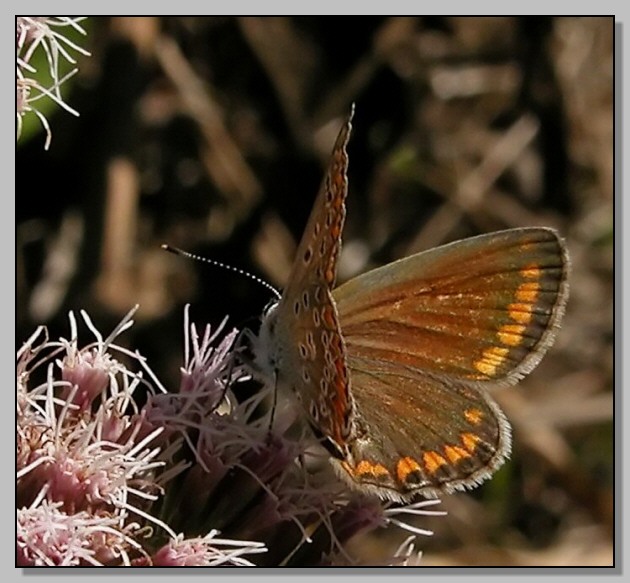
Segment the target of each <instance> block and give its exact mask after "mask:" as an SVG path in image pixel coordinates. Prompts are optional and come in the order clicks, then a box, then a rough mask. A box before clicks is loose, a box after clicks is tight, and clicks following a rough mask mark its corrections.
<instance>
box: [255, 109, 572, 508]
mask: <svg viewBox="0 0 630 583" xmlns="http://www.w3.org/2000/svg"><path fill="white" fill-rule="evenodd" d="M351 119H352V114H351V115H350V117H349V119H348V120H347V122H346V123H345V124H344V125H343V127H342V128H341V131H340V133H339V137H338V138H337V141H336V144H335V146H334V149H333V152H332V158H331V161H330V165H329V167H328V170H327V172H326V175H325V178H324V181H323V184H322V187H321V189H320V192H319V195H318V197H317V200H316V201H315V205H314V207H313V210H312V212H311V216H310V218H309V221H308V224H307V226H306V229H305V231H304V235H303V237H302V241H301V243H300V245H299V248H298V251H297V256H296V259H295V263H294V264H293V268H292V271H291V274H290V277H289V282H288V285H287V287H286V289H285V290H284V292H283V294H282V297H281V299H280V300H279V301H278V302H277V303H276V304H274V305H273V306H271V308H270V309H268V310H267V311H266V313H265V315H264V318H263V322H262V327H261V332H260V335H259V337H258V339H257V344H256V347H255V350H256V354H257V356H256V360H257V363H258V366H260V367H261V369H263V370H264V371H266V374H268V375H270V376H271V377H275V378H276V380H277V382H278V384H279V385H280V386H286V387H289V388H290V389H291V390H292V391H293V392H294V393H295V395H296V397H297V399H298V400H299V401H300V402H301V404H302V406H303V409H304V412H305V414H306V416H307V417H308V420H309V422H310V424H311V426H312V427H313V428H314V430H315V431H316V433H317V434H318V435H319V436H321V438H322V440H323V442H324V444H325V445H326V446H327V448H328V450H329V451H330V452H331V460H332V462H333V464H334V466H335V467H336V468H337V469H338V470H339V473H340V475H341V476H342V477H343V478H345V479H346V480H347V481H348V482H349V483H350V484H351V485H352V486H354V487H356V488H358V489H359V490H362V491H367V492H372V493H375V494H377V495H378V496H380V497H382V498H387V499H394V500H404V499H408V498H410V497H412V496H413V495H414V494H417V493H421V494H423V495H425V496H435V495H437V494H438V493H440V492H451V491H453V490H459V489H463V488H467V487H473V486H475V485H477V484H479V483H480V482H482V481H483V480H485V479H486V478H488V477H489V476H490V475H491V474H492V473H493V472H494V471H495V470H496V469H497V468H498V467H499V466H500V465H501V464H502V463H503V461H504V460H505V459H506V457H507V456H508V455H509V453H510V442H511V437H510V426H509V424H508V422H507V420H506V418H505V416H504V415H503V413H502V411H501V409H500V408H499V406H498V405H497V404H496V403H495V401H494V400H493V399H492V397H491V396H490V395H489V394H488V392H487V389H488V388H491V387H495V386H500V385H510V384H514V383H516V382H517V381H518V380H519V379H521V378H522V377H523V376H524V375H526V374H527V373H529V372H530V371H531V370H532V369H533V368H534V367H535V366H536V365H537V364H538V362H539V361H540V359H541V358H542V356H543V355H544V353H545V352H546V350H547V349H548V348H549V346H550V345H551V344H552V342H553V339H554V336H555V333H556V330H557V328H558V326H559V323H560V320H561V318H562V314H563V312H564V307H565V304H566V301H567V296H568V284H567V273H568V263H569V262H568V254H567V250H566V247H565V245H564V243H563V242H562V240H561V239H560V238H559V237H558V235H557V233H556V232H555V231H554V230H552V229H547V228H524V229H511V230H507V231H501V232H497V233H492V234H489V235H482V236H478V237H472V238H469V239H465V240H463V241H457V242H455V243H451V244H449V245H444V246H442V247H438V248H436V249H431V250H429V251H425V252H423V253H418V254H416V255H412V256H411V257H407V258H405V259H401V260H399V261H395V262H393V263H390V264H389V265H386V266H384V267H380V268H378V269H374V270H372V271H370V272H368V273H365V274H363V275H360V276H358V277H355V278H354V279H352V280H350V281H348V282H347V283H345V284H343V285H341V286H339V287H337V288H335V287H334V286H335V279H336V273H337V261H338V258H339V253H340V249H341V234H342V230H343V224H344V219H345V212H346V211H345V199H346V194H347V187H348V181H347V177H346V171H347V167H348V155H347V153H346V145H347V142H348V138H349V135H350V130H351Z"/></svg>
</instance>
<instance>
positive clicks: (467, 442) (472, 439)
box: [461, 433, 481, 453]
mask: <svg viewBox="0 0 630 583" xmlns="http://www.w3.org/2000/svg"><path fill="white" fill-rule="evenodd" d="M461 439H462V443H463V444H464V447H465V448H466V450H467V451H469V452H470V453H474V452H475V449H477V442H479V441H481V437H479V436H478V435H475V434H474V433H462V434H461Z"/></svg>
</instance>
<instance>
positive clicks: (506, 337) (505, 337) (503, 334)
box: [497, 324, 525, 346]
mask: <svg viewBox="0 0 630 583" xmlns="http://www.w3.org/2000/svg"><path fill="white" fill-rule="evenodd" d="M523 332H525V326H523V325H522V324H504V325H503V326H501V328H499V331H498V332H497V337H498V338H499V340H500V341H501V343H502V344H507V345H508V346H518V345H519V344H520V343H521V342H522V340H523Z"/></svg>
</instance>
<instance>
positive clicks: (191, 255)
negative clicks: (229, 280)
mask: <svg viewBox="0 0 630 583" xmlns="http://www.w3.org/2000/svg"><path fill="white" fill-rule="evenodd" d="M161 247H162V249H164V250H166V251H169V252H170V253H173V254H174V255H183V256H184V257H188V258H189V259H194V260H196V261H203V262H204V263H209V264H210V265H215V266H216V267H222V268H223V269H227V270H228V271H233V272H234V273H238V274H240V275H244V276H245V277H249V278H250V279H253V280H254V281H256V282H258V283H259V284H260V285H262V286H263V287H266V288H267V289H268V290H270V291H271V293H273V295H274V296H276V299H278V300H279V299H280V297H281V295H280V292H279V291H278V290H277V289H276V288H275V287H273V286H272V285H271V284H270V283H267V282H266V281H265V280H264V279H261V278H260V277H258V276H256V275H254V274H253V273H249V272H248V271H243V270H242V269H239V268H238V267H233V266H232V265H227V264H226V263H221V262H220V261H216V260H214V259H208V258H207V257H201V255H195V254H194V253H188V251H184V250H182V249H178V248H177V247H171V246H170V245H166V244H163V245H161Z"/></svg>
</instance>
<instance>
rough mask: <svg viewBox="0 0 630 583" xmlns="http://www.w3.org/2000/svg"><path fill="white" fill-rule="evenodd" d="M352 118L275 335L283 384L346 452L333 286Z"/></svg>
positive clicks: (347, 400) (345, 388)
mask: <svg viewBox="0 0 630 583" xmlns="http://www.w3.org/2000/svg"><path fill="white" fill-rule="evenodd" d="M351 120H352V114H350V116H349V118H348V120H347V121H346V123H345V124H344V125H343V126H342V129H341V131H340V133H339V136H338V137H337V141H336V143H335V146H334V148H333V153H332V156H331V161H330V164H329V167H328V170H327V172H326V175H325V176H324V180H323V182H322V185H321V188H320V191H319V194H318V196H317V199H316V201H315V205H314V207H313V211H312V212H311V215H310V218H309V220H308V223H307V226H306V229H305V231H304V235H303V236H302V240H301V242H300V245H299V247H298V250H297V253H296V259H295V261H294V263H293V267H292V270H291V274H290V277H289V282H288V284H287V287H286V289H285V290H284V292H283V294H282V298H281V300H280V302H279V304H278V306H277V307H276V309H275V310H274V314H273V319H274V320H275V326H274V332H273V341H272V343H273V344H274V345H275V347H276V350H277V352H278V354H277V355H276V356H275V357H274V358H273V359H272V360H274V361H275V362H276V363H277V374H278V377H279V380H280V382H281V383H282V384H284V385H289V387H291V388H292V389H293V390H294V391H295V393H296V394H297V396H298V398H299V400H300V401H301V402H302V404H303V405H304V408H305V410H306V412H307V414H308V416H309V419H310V422H311V424H312V425H313V426H314V427H316V429H317V431H318V433H320V434H323V435H324V436H325V437H326V438H328V439H330V440H331V441H332V443H333V444H334V447H335V448H336V449H337V450H338V453H339V455H344V452H345V447H346V441H347V440H348V438H349V437H350V432H351V413H352V396H351V394H350V382H349V378H348V370H347V366H346V360H345V348H344V344H343V338H342V336H341V331H340V326H339V321H338V316H337V309H336V307H335V303H334V301H333V299H332V295H331V290H332V286H333V285H334V283H335V279H336V276H337V260H338V256H339V252H340V249H341V232H342V230H343V224H344V220H345V213H346V209H345V199H346V195H347V192H348V181H347V176H346V171H347V166H348V155H347V152H346V145H347V142H348V138H349V135H350V130H351ZM265 326H267V327H269V322H267V323H266V324H265V323H264V324H263V327H265Z"/></svg>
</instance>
